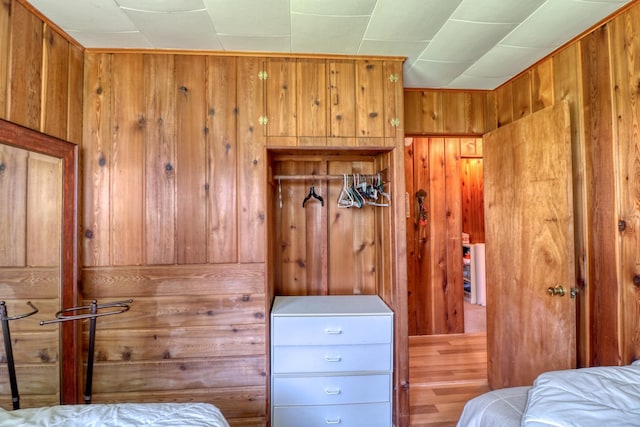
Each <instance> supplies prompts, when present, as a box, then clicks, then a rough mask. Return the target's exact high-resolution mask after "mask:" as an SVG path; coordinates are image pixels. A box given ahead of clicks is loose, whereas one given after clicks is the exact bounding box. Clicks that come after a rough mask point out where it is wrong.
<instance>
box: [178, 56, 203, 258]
mask: <svg viewBox="0 0 640 427" xmlns="http://www.w3.org/2000/svg"><path fill="white" fill-rule="evenodd" d="M205 59H206V58H205V57H203V56H195V55H193V56H177V57H176V58H175V67H176V81H175V83H176V87H175V90H176V91H177V95H176V137H177V142H176V161H177V168H176V185H177V191H178V192H177V213H176V227H177V251H178V263H179V264H199V263H205V262H206V261H207V240H208V239H207V235H206V230H207V210H206V206H207V203H206V200H207V176H206V173H207V169H206V167H207V162H206V136H205V128H206V119H207V106H206V87H205Z"/></svg>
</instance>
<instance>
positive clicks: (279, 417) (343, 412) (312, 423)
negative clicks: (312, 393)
mask: <svg viewBox="0 0 640 427" xmlns="http://www.w3.org/2000/svg"><path fill="white" fill-rule="evenodd" d="M271 426H272V427H300V426H304V427H331V426H336V427H362V426H367V427H390V426H391V405H390V404H389V403H374V404H362V405H334V406H293V407H292V406H285V407H275V408H273V412H272V414H271Z"/></svg>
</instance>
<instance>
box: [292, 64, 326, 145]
mask: <svg viewBox="0 0 640 427" xmlns="http://www.w3.org/2000/svg"><path fill="white" fill-rule="evenodd" d="M296 79H297V89H298V91H297V97H298V98H297V101H296V105H297V111H296V118H297V122H298V123H297V127H298V136H300V137H313V138H318V140H314V143H313V144H312V145H326V137H327V113H328V109H329V103H328V96H329V94H328V88H327V64H326V62H325V61H324V60H318V59H299V60H298V62H297V69H296Z"/></svg>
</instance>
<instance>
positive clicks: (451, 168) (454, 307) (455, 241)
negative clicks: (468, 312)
mask: <svg viewBox="0 0 640 427" xmlns="http://www.w3.org/2000/svg"><path fill="white" fill-rule="evenodd" d="M444 155H445V170H444V173H445V175H444V180H445V188H446V192H445V205H446V212H445V215H444V217H445V220H446V233H447V236H446V251H447V257H446V288H445V289H444V298H445V306H444V307H443V309H445V310H446V311H445V313H443V315H442V318H443V319H444V325H443V328H444V329H443V330H440V331H439V332H440V333H442V332H446V333H449V334H451V333H463V332H464V316H463V313H464V307H463V305H462V304H463V293H464V287H463V283H462V262H461V259H462V206H461V199H462V195H461V192H462V187H461V185H460V140H459V139H458V138H446V139H445V141H444Z"/></svg>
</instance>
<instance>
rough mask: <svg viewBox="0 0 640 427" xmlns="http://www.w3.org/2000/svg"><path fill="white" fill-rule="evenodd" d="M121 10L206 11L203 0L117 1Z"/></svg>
mask: <svg viewBox="0 0 640 427" xmlns="http://www.w3.org/2000/svg"><path fill="white" fill-rule="evenodd" d="M115 2H116V3H118V4H119V5H120V7H121V8H126V9H133V10H139V11H145V12H190V11H194V10H202V9H204V3H203V2H202V0H180V1H176V0H115Z"/></svg>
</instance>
